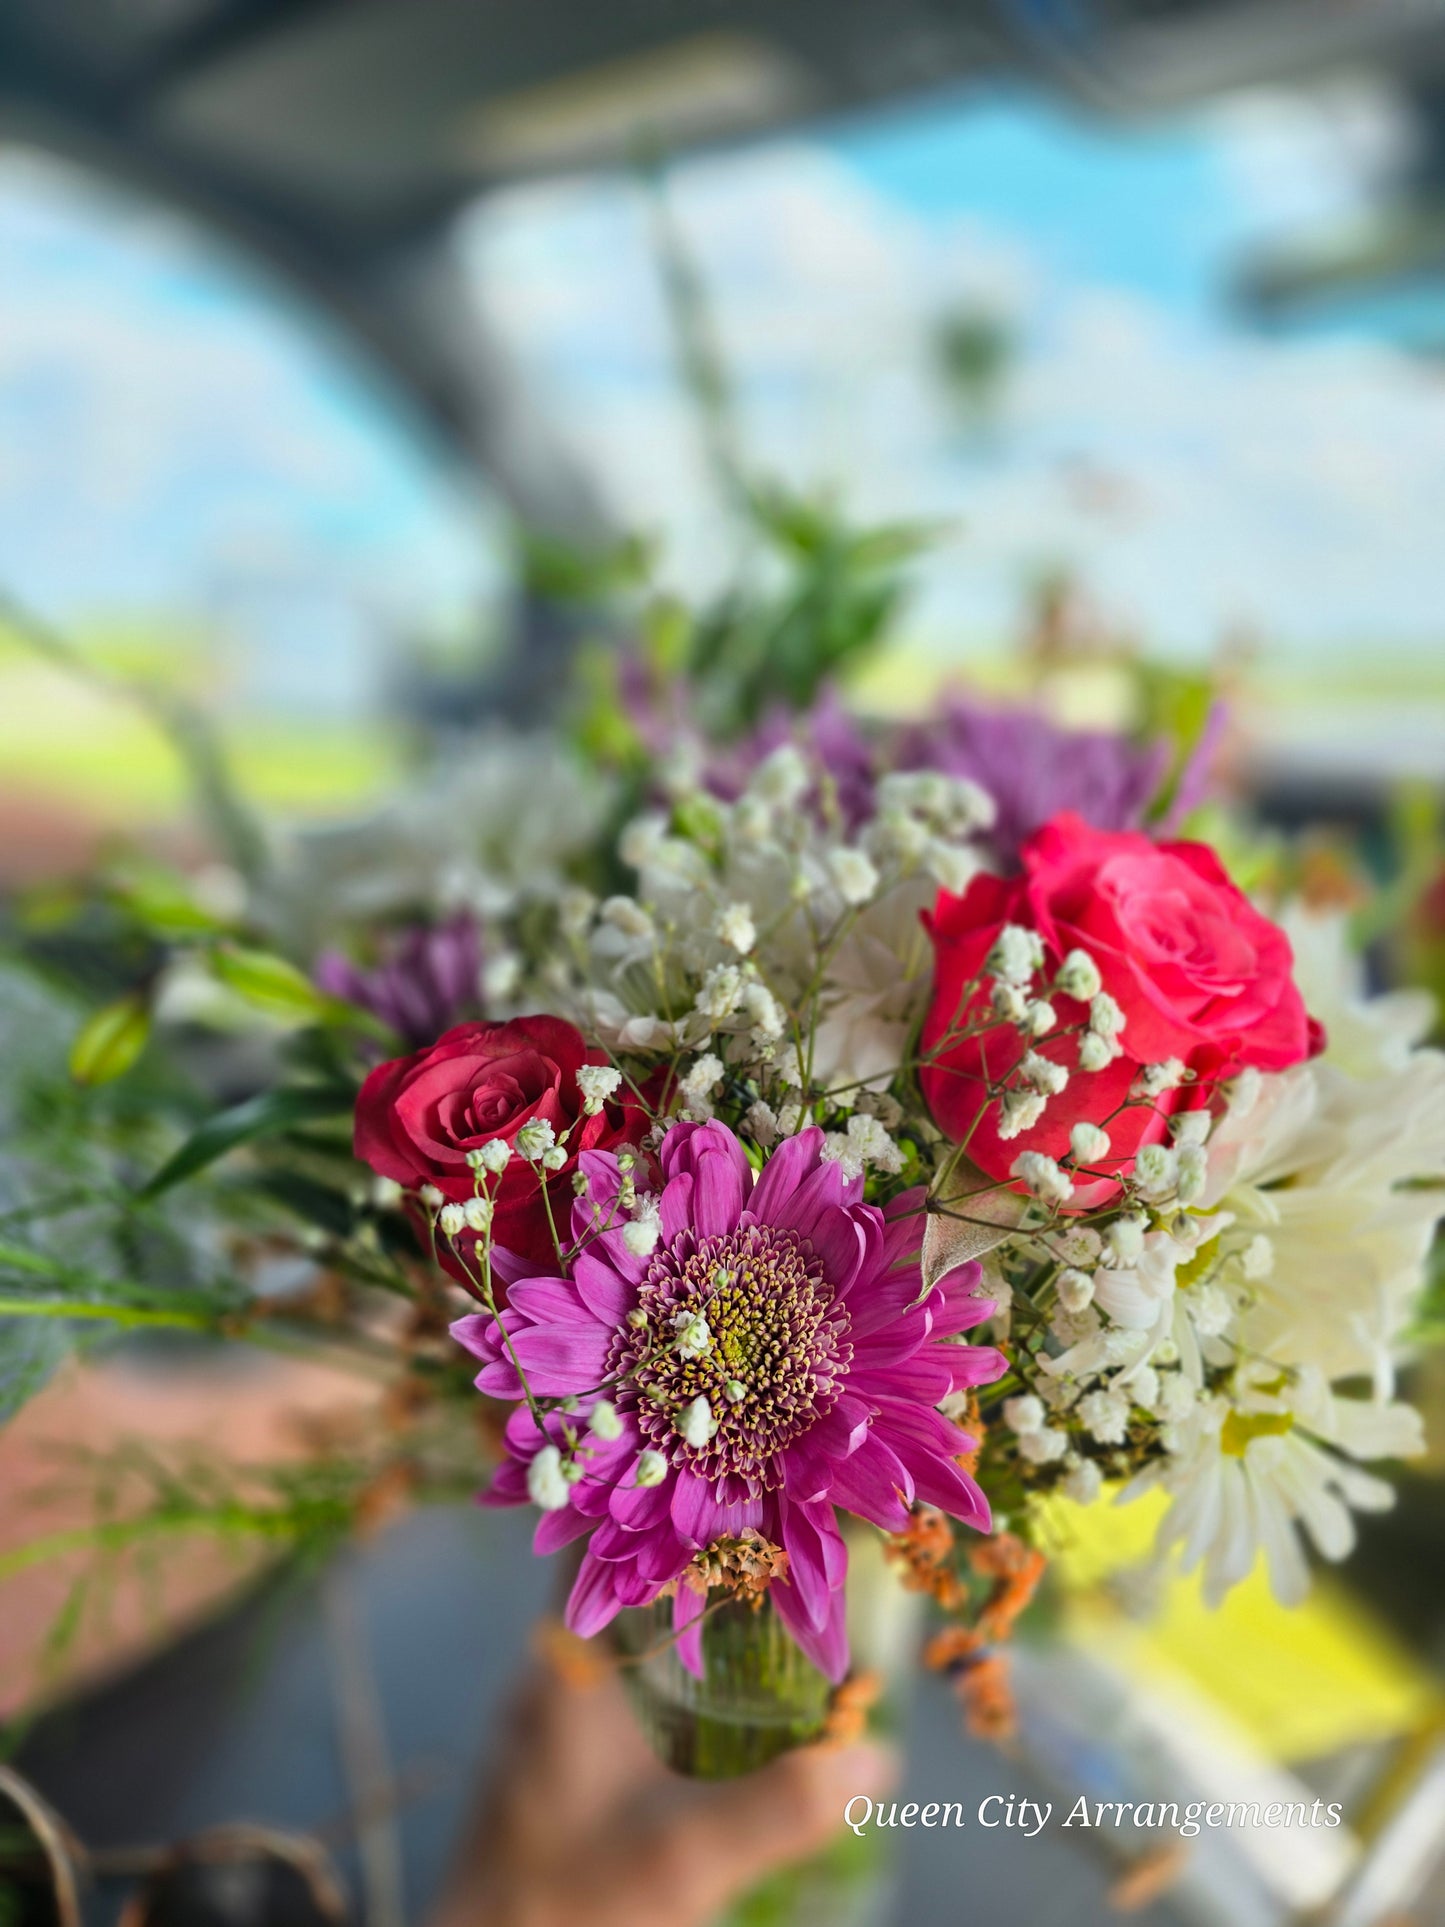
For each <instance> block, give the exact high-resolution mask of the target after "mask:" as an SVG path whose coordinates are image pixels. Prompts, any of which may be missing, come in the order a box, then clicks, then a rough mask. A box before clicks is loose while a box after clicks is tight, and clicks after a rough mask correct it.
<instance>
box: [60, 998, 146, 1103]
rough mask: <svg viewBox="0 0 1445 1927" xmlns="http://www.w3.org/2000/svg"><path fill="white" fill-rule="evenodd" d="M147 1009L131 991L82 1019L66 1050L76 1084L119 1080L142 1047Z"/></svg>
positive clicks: (142, 1000) (144, 1037) (144, 1000)
mask: <svg viewBox="0 0 1445 1927" xmlns="http://www.w3.org/2000/svg"><path fill="white" fill-rule="evenodd" d="M150 1031H151V1014H150V1006H149V1004H148V1003H147V1001H146V999H145V998H144V997H143V996H142V995H141V994H140V993H139V992H138V991H132V992H130V994H129V995H127V996H124V997H117V998H116V999H115V1001H114V1002H113V1003H109V1004H106V1005H104V1006H103V1007H102V1008H101V1009H100V1010H98V1011H96V1013H95V1014H94V1016H93V1017H90V1018H88V1019H87V1020H86V1022H85V1024H84V1025H83V1026H82V1027H81V1030H80V1034H79V1036H77V1038H76V1040H75V1042H74V1043H73V1044H72V1045H71V1047H70V1074H71V1076H72V1077H73V1078H74V1079H75V1081H76V1083H77V1084H108V1083H109V1082H110V1081H111V1079H112V1078H115V1077H122V1076H124V1074H125V1073H126V1071H128V1070H129V1069H130V1067H131V1065H132V1064H134V1063H135V1061H136V1059H137V1058H138V1057H139V1056H140V1054H141V1052H142V1051H143V1050H144V1049H145V1047H146V1042H147V1039H148V1038H149V1037H150Z"/></svg>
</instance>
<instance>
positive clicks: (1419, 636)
mask: <svg viewBox="0 0 1445 1927" xmlns="http://www.w3.org/2000/svg"><path fill="white" fill-rule="evenodd" d="M1261 125H1263V122H1261ZM1237 131H1238V117H1237V120H1236V135H1237ZM1236 147H1238V141H1237V140H1236ZM672 199H673V205H674V207H675V209H676V212H677V215H678V218H679V220H680V222H681V224H682V226H683V228H684V230H685V232H686V234H687V237H688V245H689V248H690V249H691V251H692V252H693V254H694V256H695V258H696V260H697V261H698V263H699V265H700V267H701V269H702V271H703V273H704V276H705V278H706V281H707V283H708V286H709V287H710V289H711V292H712V297H713V304H714V310H715V314H716V317H717V323H718V328H719V334H720V337H721V340H722V343H723V346H724V350H725V354H726V357H727V359H728V361H729V364H730V366H731V367H732V369H733V371H734V374H735V376H736V378H737V384H738V391H739V396H740V403H741V407H740V418H741V422H742V426H743V429H744V434H745V441H746V444H747V447H748V449H749V452H750V454H751V456H752V458H753V460H754V462H755V464H756V466H758V467H759V468H761V469H762V470H764V471H770V470H771V471H774V472H778V473H781V474H785V475H788V476H790V477H792V478H793V479H798V480H802V479H811V480H814V481H818V482H832V483H836V484H838V485H839V486H840V488H841V490H842V492H843V494H844V497H845V499H846V500H847V502H848V503H849V504H850V506H851V507H852V508H853V510H854V512H855V513H858V514H864V515H871V516H889V517H891V516H896V515H900V514H917V513H924V514H943V515H956V516H958V517H960V518H961V519H962V521H963V523H964V524H965V528H966V534H965V536H964V538H963V539H962V540H961V541H959V542H957V543H955V544H953V545H951V546H950V548H949V549H948V550H947V551H946V552H945V554H943V555H942V556H941V557H940V558H939V559H938V560H937V561H935V563H934V564H933V565H932V567H931V569H930V571H929V576H928V583H929V594H928V597H927V600H926V603H925V606H924V611H923V619H924V620H925V621H926V622H927V624H928V626H929V627H930V628H931V629H932V630H933V631H935V632H936V633H937V634H938V635H939V637H940V639H941V640H942V639H943V638H945V636H946V633H947V631H948V630H950V629H953V628H957V627H959V626H962V625H966V624H978V623H988V624H991V625H993V626H994V627H995V628H997V627H998V626H1000V625H1002V624H1003V623H1004V622H1005V621H1007V619H1008V617H1009V615H1010V613H1011V612H1012V611H1014V610H1016V608H1017V603H1018V597H1019V591H1020V587H1021V584H1022V582H1023V580H1024V579H1025V577H1026V576H1027V575H1028V574H1029V573H1030V572H1031V571H1032V570H1033V569H1034V568H1035V567H1036V566H1037V565H1039V564H1040V563H1044V562H1054V561H1066V562H1069V563H1071V564H1073V565H1074V566H1076V567H1077V568H1078V570H1079V571H1080V572H1081V573H1082V574H1083V575H1084V577H1085V579H1086V580H1087V581H1088V582H1089V584H1090V585H1091V587H1093V589H1094V590H1095V591H1096V593H1097V594H1098V596H1099V598H1100V599H1101V600H1102V602H1103V603H1104V604H1105V606H1107V607H1109V608H1111V609H1112V610H1113V611H1114V612H1115V613H1116V614H1117V616H1118V617H1119V619H1120V620H1121V621H1123V622H1125V623H1126V624H1128V625H1129V626H1130V627H1132V628H1133V629H1134V630H1135V632H1136V633H1142V634H1143V635H1145V636H1146V637H1148V638H1149V640H1150V641H1151V642H1152V643H1154V645H1155V646H1157V647H1162V648H1164V649H1166V650H1175V651H1184V652H1198V651H1200V650H1203V649H1205V648H1207V647H1209V646H1210V645H1211V644H1212V643H1213V642H1214V641H1215V640H1217V639H1218V637H1219V636H1220V635H1221V633H1223V632H1224V631H1226V630H1229V629H1231V628H1233V627H1234V626H1235V625H1236V624H1238V623H1240V622H1243V621H1247V622H1249V623H1250V624H1251V625H1253V626H1254V627H1256V628H1257V629H1259V630H1261V631H1263V632H1264V633H1265V635H1266V636H1267V637H1269V638H1271V639H1278V640H1279V641H1280V642H1282V643H1284V644H1286V645H1288V644H1294V645H1297V646H1299V647H1302V648H1305V649H1309V650H1318V649H1335V650H1341V651H1344V650H1348V649H1351V648H1354V647H1358V646H1359V645H1360V644H1361V643H1369V644H1371V645H1374V644H1377V643H1391V642H1398V643H1405V644H1411V643H1415V644H1419V643H1422V642H1429V643H1431V644H1433V643H1434V642H1435V641H1436V640H1437V639H1438V633H1439V630H1440V627H1441V614H1440V610H1441V601H1442V598H1441V588H1442V576H1441V565H1440V561H1439V540H1438V529H1439V526H1440V525H1441V520H1442V517H1445V460H1442V455H1445V387H1442V385H1441V384H1439V383H1438V382H1437V381H1435V380H1433V379H1432V378H1430V377H1429V376H1428V375H1427V374H1425V373H1424V372H1422V371H1421V369H1420V368H1419V367H1417V366H1415V365H1412V364H1410V363H1408V362H1407V361H1405V360H1404V359H1402V358H1401V357H1399V356H1398V355H1396V354H1395V353H1394V352H1392V351H1391V350H1389V349H1387V348H1383V347H1379V346H1376V345H1373V344H1371V343H1369V342H1366V341H1351V340H1347V339H1339V340H1327V339H1317V340H1301V341H1290V342H1287V341H1277V340H1269V339H1264V338H1256V337H1252V336H1248V335H1246V334H1244V333H1242V332H1239V331H1230V330H1229V329H1228V328H1226V326H1225V325H1224V324H1223V323H1222V322H1218V323H1209V322H1206V321H1205V320H1203V319H1201V318H1200V317H1198V316H1195V315H1193V314H1190V313H1186V312H1184V311H1175V310H1172V309H1170V308H1168V307H1166V306H1165V305H1164V304H1163V303H1162V301H1159V300H1157V299H1152V298H1145V297H1144V296H1142V295H1140V294H1138V293H1136V292H1134V291H1131V290H1125V289H1120V288H1116V287H1109V286H1102V285H1095V284H1093V283H1091V282H1090V281H1088V280H1087V279H1085V278H1082V277H1079V276H1074V277H1065V276H1063V275H1061V274H1059V273H1057V272H1054V273H1051V272H1050V271H1049V270H1048V269H1047V267H1046V266H1045V264H1044V263H1043V262H1042V261H1041V260H1039V259H1036V258H1034V257H1032V256H1031V254H1030V252H1029V242H1028V235H1027V232H1026V231H1021V232H1018V233H1008V232H995V231H992V230H990V229H988V228H985V227H983V226H981V225H980V224H979V223H978V222H976V221H963V222H953V223H951V224H942V223H934V222H931V221H929V220H926V219H923V218H921V217H919V216H918V215H916V214H914V213H913V212H911V211H910V210H909V209H908V208H906V207H903V206H900V205H899V204H897V203H896V202H894V201H891V200H888V199H885V198H884V197H882V196H881V195H879V194H877V193H875V192H874V191H873V190H872V189H871V188H870V187H869V186H868V185H867V184H866V183H865V182H864V181H863V180H862V179H861V178H860V177H859V176H858V175H857V174H856V173H854V172H853V171H851V170H850V169H849V168H848V167H847V166H846V165H845V164H844V163H843V162H842V161H841V160H838V159H836V158H834V157H832V156H830V155H828V154H827V153H826V152H824V151H823V150H821V149H818V148H813V147H808V146H805V145H801V144H795V145H781V144H780V145H776V146H773V147H771V148H769V149H766V150H762V151H759V152H755V153H752V154H749V155H747V156H744V157H742V158H729V159H723V160H712V161H708V162H705V163H698V164H694V165H691V166H688V167H685V168H682V169H680V170H678V172H677V174H676V175H675V177H674V183H673V187H672ZM469 245H470V258H471V260H472V262H473V264H474V266H475V269H476V274H477V281H478V285H479V287H480V288H481V290H482V293H483V297H484V299H485V300H486V302H487V305H488V308H489V310H490V311H491V313H492V314H493V316H494V317H495V319H496V321H497V323H498V325H499V326H500V328H501V330H502V332H503V334H504V336H505V338H506V339H507V340H508V341H509V342H510V343H511V344H512V346H513V347H514V349H515V351H516V352H517V354H518V355H519V356H520V357H521V359H522V361H523V363H524V365H525V366H526V369H527V372H528V376H529V380H530V385H531V388H532V391H533V393H535V394H541V395H546V396H551V397H554V398H556V399H555V414H556V418H557V420H558V422H559V423H560V424H561V426H562V427H563V429H564V430H565V432H566V433H567V435H568V436H569V437H570V438H571V440H572V442H573V444H574V446H575V447H576V449H577V450H578V451H579V453H580V454H581V456H582V458H583V459H584V460H585V461H586V462H587V463H588V464H589V465H590V466H591V468H592V469H593V470H594V472H595V473H596V474H598V475H599V476H600V477H601V478H602V479H603V480H604V482H605V484H606V486H607V487H608V489H609V491H610V493H611V494H612V496H613V499H614V500H615V501H616V502H617V503H618V504H619V505H620V509H621V512H622V513H623V515H624V516H626V517H628V518H631V519H634V520H636V521H638V522H640V523H642V524H644V525H647V526H650V527H654V528H661V529H665V530H666V531H668V532H669V534H670V535H671V537H672V538H673V543H674V549H673V561H674V567H675V568H676V570H677V572H678V574H679V576H680V577H682V578H683V579H684V580H686V581H689V582H691V583H693V584H702V583H710V582H714V581H716V580H717V579H718V577H719V576H720V574H721V573H722V572H723V570H724V569H725V568H726V566H728V564H729V563H730V561H731V557H730V556H729V555H728V554H727V553H726V552H725V551H722V550H720V548H719V544H718V541H717V533H716V523H715V508H716V500H715V497H714V495H713V494H712V492H711V490H710V488H709V486H708V482H707V478H706V474H705V470H704V467H703V463H702V459H701V442H700V438H699V434H698V428H697V423H696V421H695V419H694V417H693V414H692V411H691V409H690V407H689V405H688V404H687V402H686V401H685V400H684V399H683V397H682V396H681V395H680V393H679V391H678V386H677V382H676V379H675V360H674V351H673V345H672V343H671V340H670V337H669V334H668V331H667V327H666V322H665V317H664V313H663V309H662V305H661V302H660V299H659V295H658V285H657V275H656V267H655V262H654V261H653V259H652V257H651V254H650V251H649V240H648V228H647V219H646V210H645V205H644V202H643V199H642V197H641V195H640V193H639V191H638V190H637V189H635V188H634V187H632V186H631V185H629V184H626V183H620V182H611V183H607V182H600V183H599V182H587V183H574V184H566V185H558V186H551V187H547V188H543V189H535V190H527V191H524V192H521V193H519V194H517V195H515V196H513V197H509V199H508V200H507V201H505V202H501V203H497V204H495V205H493V206H491V207H489V208H486V209H484V210H482V211H481V212H480V213H479V214H478V216H477V217H476V220H475V223H474V226H473V229H472V233H471V236H470V243H469ZM970 273H971V274H972V276H973V280H972V283H971V284H970V281H969V275H970ZM970 285H971V287H972V290H973V291H974V293H975V294H977V293H978V292H979V291H980V290H982V289H984V288H988V289H990V290H991V292H992V298H993V299H994V300H995V301H997V302H998V303H999V305H1001V306H1003V305H1006V306H1007V308H1008V309H1009V311H1011V312H1012V313H1013V314H1015V315H1016V316H1017V317H1019V320H1020V325H1021V330H1022V342H1023V350H1024V352H1023V355H1022V358H1021V362H1020V366H1019V370H1018V374H1017V378H1016V380H1015V382H1014V385H1013V387H1012V391H1011V394H1010V397H1009V401H1008V407H1007V413H1006V417H1005V420H1004V422H1003V424H1002V426H1001V429H1000V431H999V433H998V434H997V435H996V436H994V437H992V438H991V439H988V440H985V441H984V442H982V443H980V442H979V441H978V440H977V439H974V440H970V439H968V438H967V437H965V436H963V435H961V434H960V432H959V428H958V424H957V422H956V421H955V420H954V419H953V417H952V416H951V415H950V413H949V410H948V408H947V407H946V405H945V404H944V400H943V397H942V396H941V394H940V391H939V389H938V387H937V385H936V381H935V377H934V373H933V370H932V367H931V364H930V341H931V329H932V327H933V325H934V323H935V322H936V319H937V317H938V316H939V314H940V313H941V312H943V311H944V309H945V308H946V306H947V305H948V303H949V302H950V301H951V300H954V299H956V298H957V297H958V294H959V291H960V290H961V289H964V290H967V289H969V288H970ZM1081 478H1082V479H1081ZM1090 478H1092V486H1091V485H1090Z"/></svg>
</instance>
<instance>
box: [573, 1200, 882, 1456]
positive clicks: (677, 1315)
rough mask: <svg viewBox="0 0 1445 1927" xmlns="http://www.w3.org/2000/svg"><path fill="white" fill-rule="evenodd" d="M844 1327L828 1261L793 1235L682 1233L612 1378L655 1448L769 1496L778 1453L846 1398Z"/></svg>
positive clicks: (644, 1294)
mask: <svg viewBox="0 0 1445 1927" xmlns="http://www.w3.org/2000/svg"><path fill="white" fill-rule="evenodd" d="M847 1331H848V1315H847V1312H846V1311H845V1310H844V1309H843V1307H842V1306H841V1305H839V1304H837V1303H836V1302H835V1301H834V1298H833V1292H832V1288H831V1286H830V1285H829V1284H828V1282H827V1280H826V1279H825V1278H824V1276H823V1267H822V1263H821V1261H820V1260H819V1258H818V1257H817V1255H816V1253H815V1252H814V1250H813V1247H812V1245H811V1244H810V1243H809V1242H808V1241H807V1240H806V1239H804V1238H800V1237H799V1236H798V1235H797V1233H796V1232H793V1231H786V1230H781V1229H778V1228H776V1227H774V1226H770V1225H751V1226H748V1227H746V1228H745V1229H741V1230H738V1231H731V1232H727V1233H725V1234H723V1235H721V1236H718V1237H712V1238H703V1239H697V1238H695V1237H694V1235H693V1234H692V1233H691V1232H684V1233H683V1234H682V1235H681V1236H680V1237H678V1238H676V1239H674V1241H673V1243H672V1244H671V1245H670V1246H669V1247H668V1249H667V1250H666V1251H660V1252H658V1253H657V1255H656V1256H655V1257H654V1258H653V1260H652V1263H651V1264H650V1265H649V1267H648V1270H647V1273H646V1276H645V1277H644V1278H643V1281H642V1284H641V1286H640V1287H639V1289H638V1297H637V1308H636V1310H635V1311H634V1312H633V1314H632V1317H631V1320H630V1321H629V1323H628V1324H626V1325H624V1326H622V1327H621V1328H620V1330H619V1331H618V1333H617V1335H616V1337H615V1338H614V1340H613V1345H612V1354H611V1357H610V1359H609V1371H612V1372H615V1373H616V1374H617V1375H618V1377H619V1379H620V1381H621V1386H620V1388H619V1389H620V1390H623V1389H629V1390H631V1391H632V1392H633V1394H634V1395H635V1398H636V1405H637V1418H638V1424H639V1427H640V1429H641V1431H642V1433H643V1436H644V1438H645V1440H646V1442H647V1444H648V1445H650V1446H652V1447H654V1448H655V1449H656V1450H658V1451H661V1452H663V1453H665V1455H666V1456H667V1457H668V1458H669V1459H670V1460H671V1461H672V1462H673V1463H674V1464H685V1465H688V1466H690V1467H691V1468H692V1470H694V1471H695V1472H697V1473H698V1474H700V1475H701V1476H702V1477H704V1478H709V1479H722V1478H728V1479H729V1482H730V1483H731V1482H732V1481H733V1480H740V1481H742V1482H743V1484H744V1485H745V1486H746V1487H747V1488H748V1489H749V1490H752V1491H758V1490H770V1489H772V1488H774V1487H776V1486H777V1485H779V1484H780V1483H781V1478H782V1472H781V1466H780V1464H779V1463H778V1454H780V1453H781V1452H783V1451H784V1450H785V1449H786V1447H787V1446H789V1445H790V1444H791V1443H792V1442H793V1440H795V1439H796V1438H798V1437H800V1436H801V1435H802V1434H803V1433H804V1432H806V1431H808V1430H810V1429H811V1427H812V1426H814V1425H815V1424H816V1423H817V1422H818V1420H819V1419H820V1418H821V1417H822V1416H823V1415H824V1414H825V1413H826V1412H827V1411H828V1410H830V1408H831V1407H832V1405H833V1403H834V1402H835V1400H836V1399H837V1396H838V1392H839V1389H840V1387H841V1383H842V1380H843V1377H844V1376H845V1374H846V1372H847V1369H848V1365H849V1363H850V1361H851V1359H852V1351H853V1348H852V1346H851V1344H850V1343H849V1342H848V1337H847ZM699 1401H702V1404H701V1405H700V1404H699Z"/></svg>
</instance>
